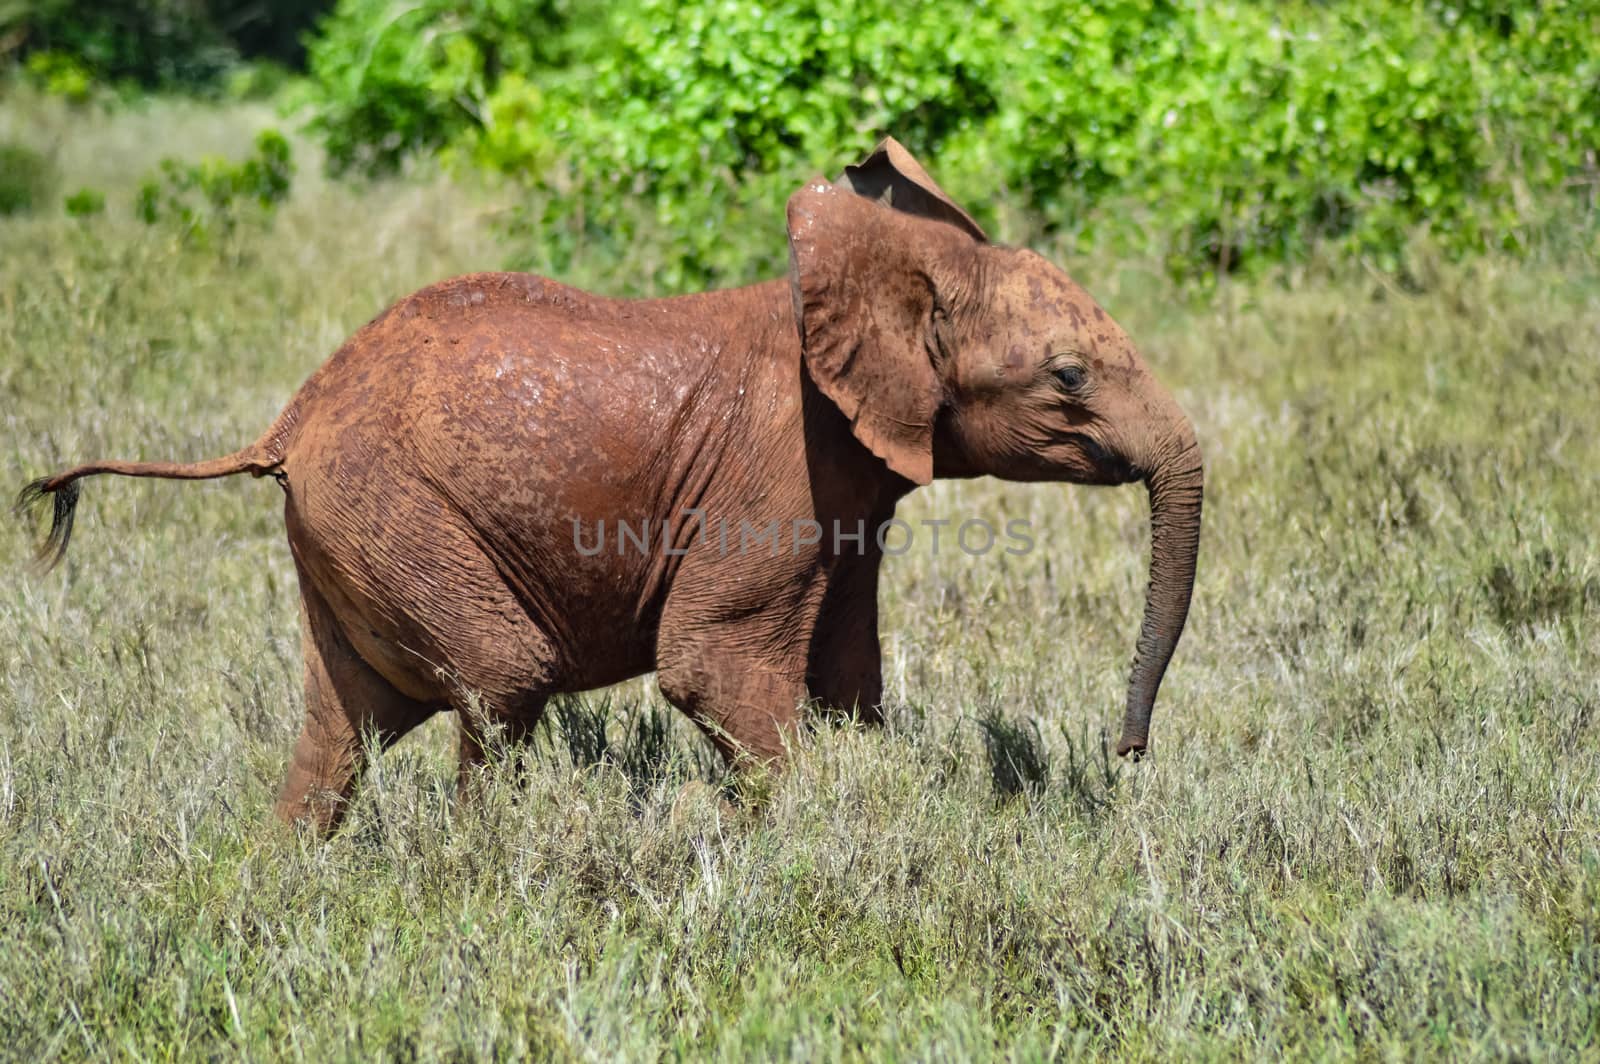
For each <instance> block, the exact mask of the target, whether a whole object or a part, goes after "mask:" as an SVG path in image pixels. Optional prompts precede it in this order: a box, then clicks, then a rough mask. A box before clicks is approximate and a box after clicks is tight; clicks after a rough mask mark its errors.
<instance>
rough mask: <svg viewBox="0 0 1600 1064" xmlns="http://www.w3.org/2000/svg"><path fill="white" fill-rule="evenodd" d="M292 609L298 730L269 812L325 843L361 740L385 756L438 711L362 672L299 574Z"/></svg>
mask: <svg viewBox="0 0 1600 1064" xmlns="http://www.w3.org/2000/svg"><path fill="white" fill-rule="evenodd" d="M300 608H301V612H300V640H301V646H302V649H303V652H304V655H305V664H306V685H305V691H306V706H305V723H304V725H303V726H302V728H301V731H300V737H299V739H298V740H296V742H295V745H294V754H293V757H292V758H291V760H290V763H289V771H288V773H287V775H286V776H285V777H284V781H283V789H282V790H281V791H280V792H279V795H278V802H277V806H276V808H275V812H276V814H277V816H278V817H279V819H281V820H284V821H286V822H288V823H291V824H294V823H309V824H310V825H312V826H313V827H315V828H316V829H317V831H318V832H319V833H320V834H322V835H324V836H326V835H328V834H331V833H332V832H333V831H334V829H336V828H337V827H338V826H339V823H340V821H341V820H343V819H344V815H345V813H346V811H347V810H348V808H349V803H350V800H351V798H352V797H353V796H354V794H355V789H356V785H357V783H358V782H359V781H360V778H361V774H362V771H363V770H364V769H365V768H366V755H367V747H366V740H367V736H368V735H371V736H372V737H373V738H374V739H375V740H376V742H377V744H378V746H379V747H380V748H387V747H389V746H391V745H392V744H394V743H395V742H397V741H398V740H399V739H400V738H401V737H402V736H404V735H405V734H406V733H407V732H409V731H410V730H411V729H413V728H415V727H416V726H417V725H418V724H421V723H422V722H423V721H424V720H426V719H428V717H430V716H432V715H433V714H434V713H435V712H436V711H438V710H439V709H440V708H441V707H440V706H439V705H437V704H430V703H426V702H419V701H417V700H415V699H412V698H409V697H407V696H406V695H404V694H402V693H401V692H400V691H398V690H396V689H395V688H394V686H393V685H391V684H390V683H389V681H387V680H385V679H384V678H383V677H382V676H380V675H379V674H378V673H377V672H376V671H375V670H374V669H373V668H372V666H371V665H369V664H367V662H366V661H365V660H363V659H362V657H361V656H360V655H359V654H358V653H357V652H356V650H355V648H354V647H352V646H351V645H350V641H349V639H348V638H346V636H345V634H344V631H343V629H342V628H341V627H340V625H339V622H338V619H337V618H336V617H335V616H334V613H333V610H332V609H330V608H329V606H328V604H327V602H326V601H325V600H324V599H323V597H322V596H321V594H319V593H318V592H317V590H316V589H315V588H314V587H312V586H311V585H310V583H309V582H308V581H307V579H306V578H305V574H304V573H302V574H301V583H300Z"/></svg>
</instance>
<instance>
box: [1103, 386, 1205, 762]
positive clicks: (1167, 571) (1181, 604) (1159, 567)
mask: <svg viewBox="0 0 1600 1064" xmlns="http://www.w3.org/2000/svg"><path fill="white" fill-rule="evenodd" d="M1176 426H1177V427H1176V429H1175V430H1174V431H1172V432H1170V433H1166V434H1163V437H1162V438H1161V442H1160V444H1159V445H1158V446H1157V447H1156V448H1154V450H1153V453H1152V454H1151V456H1150V459H1149V460H1148V461H1146V462H1143V463H1141V468H1143V469H1144V470H1146V476H1145V485H1146V487H1147V488H1148V489H1149V491H1150V586H1149V590H1148V591H1147V592H1146V595H1145V604H1144V621H1143V623H1142V624H1141V625H1140V627H1139V644H1138V649H1137V650H1136V651H1135V654H1134V659H1133V674H1132V676H1131V677H1130V678H1129V680H1128V708H1127V714H1126V715H1125V716H1124V717H1123V721H1122V739H1121V740H1120V741H1119V742H1118V743H1117V753H1118V754H1122V755H1127V754H1133V755H1135V756H1136V757H1137V756H1138V755H1140V754H1142V753H1143V752H1144V750H1145V748H1146V746H1147V745H1148V744H1149V741H1150V711H1151V709H1152V708H1153V707H1154V706H1155V701H1156V691H1157V689H1159V688H1160V686H1161V677H1162V676H1163V675H1164V674H1165V673H1166V671H1167V663H1168V662H1169V661H1171V660H1172V652H1173V650H1175V649H1176V648H1177V645H1178V637H1179V636H1180V635H1182V634H1183V624H1184V621H1185V620H1186V619H1187V618H1188V616H1189V596H1190V593H1191V592H1192V591H1193V590H1194V567H1195V558H1196V556H1197V555H1198V553H1199V549H1200V504H1201V498H1202V496H1203V494H1204V487H1205V474H1204V471H1203V469H1202V466H1201V462H1200V446H1199V444H1198V443H1197V442H1196V440H1195V436H1194V427H1193V426H1192V425H1190V423H1189V421H1188V419H1187V418H1185V417H1184V416H1183V415H1182V414H1177V415H1176Z"/></svg>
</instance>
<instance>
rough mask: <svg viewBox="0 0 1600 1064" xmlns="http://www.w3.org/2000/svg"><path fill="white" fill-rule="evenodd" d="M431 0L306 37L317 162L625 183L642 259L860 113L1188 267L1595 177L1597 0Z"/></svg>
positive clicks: (1512, 221)
mask: <svg viewBox="0 0 1600 1064" xmlns="http://www.w3.org/2000/svg"><path fill="white" fill-rule="evenodd" d="M457 11H458V9H457V8H455V7H452V6H450V5H448V4H445V3H443V2H442V0H427V2H424V3H423V4H421V5H418V6H415V7H400V6H398V5H397V4H395V3H392V2H388V0H345V2H343V3H341V4H340V5H339V9H338V13H337V15H336V16H335V17H334V19H332V20H331V21H330V22H329V24H328V33H327V35H326V36H325V37H324V38H323V40H322V41H321V42H319V43H318V44H317V45H316V47H315V48H314V49H313V60H314V61H313V71H314V73H315V75H316V77H317V78H318V80H319V83H320V86H321V89H320V91H321V103H320V106H319V110H318V117H317V128H318V129H320V130H321V132H322V134H323V136H324V137H325V138H326V140H327V142H328V146H329V151H330V157H331V159H332V160H333V162H334V164H335V166H336V167H350V166H357V167H362V168H366V169H386V168H392V167H393V166H394V165H395V164H396V162H397V161H398V160H399V159H400V158H401V157H402V156H403V154H404V153H405V152H407V151H412V150H418V149H422V150H437V149H439V148H445V147H447V148H449V149H450V151H451V152H452V153H454V154H455V155H457V156H458V157H466V158H470V159H472V160H474V161H476V162H477V163H478V164H480V165H483V166H485V167H488V168H490V169H492V170H495V171H500V172H505V173H509V174H512V175H516V176H518V177H520V178H522V179H524V180H526V181H528V182H530V183H531V184H533V185H536V186H540V187H542V188H543V189H544V190H545V191H546V192H547V193H549V194H550V195H552V196H553V197H554V198H553V199H551V200H550V201H549V202H550V204H551V210H550V212H549V213H548V214H547V216H546V217H544V218H543V219H540V221H541V222H543V223H545V224H546V225H547V226H548V224H550V223H552V222H558V221H560V220H562V219H565V220H566V224H567V226H568V228H569V229H570V228H571V227H573V226H579V227H581V228H582V229H583V230H584V233H583V234H579V235H580V237H581V236H585V235H586V236H588V237H593V236H595V235H599V236H600V237H602V238H609V239H622V240H626V239H627V237H628V228H629V226H630V225H632V224H634V222H633V220H635V219H637V218H638V217H639V211H638V209H637V201H639V200H641V199H642V200H643V201H644V203H645V204H646V205H647V206H648V207H649V209H650V211H649V213H653V214H654V215H655V220H657V221H659V222H662V223H665V224H668V225H671V226H674V227H675V228H676V229H677V230H678V231H681V232H682V233H683V239H684V242H685V243H684V251H685V255H686V258H685V267H686V272H685V274H684V276H682V277H676V276H675V277H670V278H667V279H666V280H667V281H668V283H678V282H680V281H687V280H688V279H690V275H701V276H704V275H712V276H715V275H720V274H726V273H728V272H730V271H735V272H736V271H737V270H738V269H740V268H741V267H742V265H743V264H745V263H746V260H745V259H741V258H740V255H741V252H740V251H739V249H738V248H737V247H730V246H729V241H728V240H727V239H726V226H727V224H728V220H729V219H730V218H733V219H738V218H741V217H743V216H744V215H745V214H746V213H748V212H751V211H754V210H759V211H761V212H762V213H763V215H765V216H770V212H772V211H774V210H775V209H776V208H777V206H778V205H779V204H780V203H781V202H782V198H783V196H784V195H786V194H787V192H788V191H789V190H790V189H792V188H793V187H794V185H795V184H796V183H797V182H799V181H801V180H804V179H805V178H806V177H808V176H810V175H811V174H812V173H814V172H816V171H819V170H820V171H823V172H826V173H828V174H833V173H836V172H837V171H838V170H839V168H840V167H841V166H842V164H843V163H844V162H846V161H850V160H851V159H853V158H854V157H856V156H857V155H859V154H861V153H862V152H863V151H864V150H865V149H867V148H869V147H870V146H871V144H872V143H873V142H874V140H875V139H876V138H877V137H879V136H881V135H882V134H884V133H892V134H893V135H895V136H896V137H898V138H899V139H901V140H902V141H904V142H905V143H906V144H907V145H908V146H909V147H911V148H912V150H913V151H916V152H919V153H922V154H924V155H925V156H927V157H929V158H930V159H933V160H935V168H936V170H937V172H938V174H939V175H940V177H941V180H943V181H944V182H945V184H946V185H947V187H949V188H950V189H951V191H952V193H954V194H956V195H957V196H958V197H960V198H961V199H962V200H963V201H964V202H965V203H966V204H967V205H968V206H969V207H971V208H972V209H974V210H975V211H976V212H977V213H978V215H979V216H980V218H984V217H987V218H989V219H991V220H992V219H993V217H994V214H995V212H996V211H997V210H998V209H999V208H1000V207H1001V206H1002V205H1014V206H1019V207H1022V208H1024V209H1026V210H1027V211H1029V212H1030V213H1031V214H1033V215H1034V216H1035V217H1036V218H1038V219H1039V220H1041V221H1042V222H1043V223H1044V224H1046V225H1047V226H1049V227H1052V228H1056V229H1064V230H1067V231H1070V232H1073V233H1075V234H1076V235H1077V236H1078V238H1079V240H1080V242H1081V243H1083V244H1102V245H1110V246H1113V247H1120V246H1123V245H1135V244H1136V245H1141V246H1142V248H1143V249H1144V250H1152V249H1154V250H1159V251H1162V252H1165V253H1167V254H1168V255H1169V256H1170V259H1171V262H1172V265H1173V268H1174V270H1175V272H1178V273H1184V274H1194V273H1209V272H1212V271H1218V270H1229V269H1233V268H1236V267H1238V266H1240V265H1248V264H1250V263H1251V262H1255V261H1274V260H1282V259H1285V258H1287V259H1293V258H1296V257H1299V256H1302V255H1303V254H1304V253H1305V252H1306V251H1307V250H1308V249H1309V247H1310V246H1311V245H1312V244H1314V243H1316V242H1318V241H1323V240H1334V241H1337V242H1339V243H1340V244H1341V245H1343V246H1345V247H1346V248H1348V249H1350V250H1353V251H1356V252H1359V253H1362V254H1365V255H1370V256H1372V257H1374V258H1375V259H1376V260H1377V261H1378V262H1379V263H1380V264H1382V265H1386V266H1392V265H1394V261H1393V257H1394V255H1395V254H1396V253H1397V251H1398V248H1399V247H1400V244H1401V240H1402V236H1403V234H1404V233H1405V232H1406V231H1407V230H1408V229H1410V228H1413V227H1415V226H1417V225H1426V226H1428V227H1429V228H1430V229H1431V230H1432V231H1433V232H1434V234H1435V237H1436V238H1437V239H1438V240H1439V242H1440V243H1441V244H1442V246H1444V247H1445V248H1446V249H1448V250H1451V251H1456V252H1461V251H1470V250H1475V249H1482V248H1488V247H1501V248H1516V247H1517V246H1519V244H1521V243H1522V242H1523V241H1524V240H1525V239H1526V237H1527V234H1528V231H1529V229H1530V228H1531V227H1532V226H1534V225H1536V224H1537V223H1538V221H1539V215H1538V212H1537V211H1536V210H1535V208H1536V207H1538V206H1540V205H1541V204H1544V203H1548V202H1549V201H1550V199H1551V198H1553V197H1556V196H1558V195H1559V190H1561V189H1562V188H1564V187H1569V186H1571V185H1572V184H1574V183H1578V184H1583V183H1586V182H1587V183H1589V187H1591V188H1592V187H1593V182H1595V181H1596V180H1597V170H1596V164H1595V158H1594V145H1595V144H1596V143H1600V3H1597V2H1596V0H1574V2H1569V3H1546V4H1541V5H1532V4H1528V5H1523V6H1522V7H1521V8H1519V9H1516V10H1513V11H1511V12H1510V13H1505V12H1506V9H1505V8H1504V7H1503V6H1498V7H1497V6H1493V5H1489V4H1487V3H1454V4H1450V3H1442V2H1428V3H1411V4H1391V3H1388V2H1386V0H1385V2H1379V0H1355V2H1347V3H1332V4H1316V3H1309V2H1300V3H1289V4H1268V3H1264V2H1259V0H1257V2H1235V3H1214V4H1191V3H1178V2H1174V0H1100V2H1095V3H1088V2H1067V3H1041V2H1038V0H991V2H980V3H971V2H968V0H961V2H956V0H931V2H929V3H925V4H922V5H920V6H919V7H918V9H917V11H916V13H915V16H914V17H912V16H910V15H908V13H907V11H906V10H905V8H904V6H903V5H900V4H890V3H887V2H884V0H862V2H859V3H853V4H841V3H838V2H837V0H785V2H782V3H777V4H772V5H758V4H754V3H737V2H724V0H717V2H711V0H634V2H631V3H627V4H623V5H621V6H618V7H614V8H613V9H612V10H611V14H610V22H609V25H608V27H607V29H606V32H604V33H602V34H597V35H595V36H594V38H593V44H592V46H591V47H588V48H581V47H575V46H574V45H573V44H572V36H571V32H570V25H569V23H568V21H567V20H566V19H565V17H564V15H562V14H561V13H559V12H555V13H553V12H552V10H551V8H550V7H549V5H548V4H546V3H542V2H541V3H529V4H521V3H516V2H514V0H482V2H480V3H476V4H469V5H467V7H466V12H467V13H464V14H462V13H452V12H457ZM546 27H548V30H547V33H548V35H546V33H544V32H541V31H542V30H545V28H546ZM540 41H542V42H547V43H548V48H547V49H546V50H545V51H543V52H540V51H539V50H538V49H536V48H535V47H534V42H540ZM578 219H581V222H579V221H577V220H578ZM736 260H737V261H736Z"/></svg>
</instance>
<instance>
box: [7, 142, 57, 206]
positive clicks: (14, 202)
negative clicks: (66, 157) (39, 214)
mask: <svg viewBox="0 0 1600 1064" xmlns="http://www.w3.org/2000/svg"><path fill="white" fill-rule="evenodd" d="M54 183H55V167H54V166H52V165H51V163H50V160H49V159H48V158H46V157H45V156H44V155H42V154H40V153H39V152H37V151H34V150H33V149H32V148H29V147H26V146H24V145H21V144H6V143H0V217H3V216H5V215H8V214H26V213H27V212H28V211H31V210H33V208H34V207H35V206H36V205H37V204H38V203H39V202H40V201H41V200H43V199H44V198H45V197H46V196H47V195H48V194H49V192H50V188H51V186H52V185H53V184H54Z"/></svg>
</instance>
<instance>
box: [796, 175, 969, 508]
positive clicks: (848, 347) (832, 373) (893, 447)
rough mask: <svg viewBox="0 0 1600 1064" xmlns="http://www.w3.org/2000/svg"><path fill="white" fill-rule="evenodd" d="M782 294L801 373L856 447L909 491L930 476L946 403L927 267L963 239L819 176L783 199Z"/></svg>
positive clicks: (933, 296)
mask: <svg viewBox="0 0 1600 1064" xmlns="http://www.w3.org/2000/svg"><path fill="white" fill-rule="evenodd" d="M788 220H789V261H790V277H789V279H790V291H791V294H792V295H793V297H794V312H795V324H796V327H797V328H798V329H799V332H800V346H801V349H802V351H803V352H804V359H805V367H806V371H807V373H809V374H810V376H811V379H812V380H813V381H814V382H815V383H816V385H817V388H818V389H819V390H820V391H821V392H822V394H823V395H826V396H827V397H828V398H829V399H831V400H832V401H833V403H834V404H835V405H836V406H837V407H838V408H839V409H840V411H842V412H843V413H844V416H845V417H847V418H849V419H850V426H851V431H852V432H853V433H854V434H855V437H856V439H858V440H860V441H861V443H862V444H863V445H864V446H865V447H866V448H867V449H868V450H870V451H871V452H872V453H873V454H875V455H877V456H878V457H879V458H881V459H883V460H884V462H885V463H887V464H888V466H889V468H890V469H893V470H894V471H895V472H896V473H899V474H900V475H901V476H903V477H905V478H907V479H908V480H911V481H913V482H915V483H917V484H926V483H928V482H929V481H930V480H932V479H933V426H934V419H935V418H936V417H937V416H938V413H939V407H940V406H941V405H942V404H943V402H944V385H943V382H942V381H941V379H940V375H939V373H938V371H937V369H936V367H935V365H934V362H933V359H934V358H935V357H938V356H937V352H938V350H939V345H938V342H937V340H936V338H935V337H934V335H933V328H934V327H933V324H932V319H933V316H934V307H935V301H936V293H935V290H934V285H935V282H934V280H933V276H934V275H935V274H936V273H940V274H942V273H943V272H944V270H943V269H935V268H933V264H934V263H935V261H936V260H938V258H939V257H940V256H941V255H947V254H949V251H948V250H947V249H945V248H944V247H943V245H945V244H946V243H953V244H957V245H965V246H966V247H969V248H970V247H973V246H974V245H973V244H972V242H971V240H969V239H968V238H967V237H966V236H964V235H962V234H960V233H957V232H955V231H954V230H952V229H951V228H949V227H948V226H945V225H935V224H931V223H929V222H927V221H924V220H921V219H918V218H913V217H910V216H908V215H905V214H901V213H899V212H898V211H895V210H891V209H889V208H887V207H884V206H881V205H880V204H878V203H875V202H873V201H871V200H868V199H864V198H862V197H861V196H858V195H855V194H854V193H853V192H852V191H850V190H848V189H845V188H841V187H839V186H837V185H832V184H829V183H828V182H827V181H824V180H821V179H820V178H819V179H817V180H815V181H813V182H811V183H810V184H808V185H806V186H805V187H804V188H802V189H801V190H800V191H798V192H796V193H795V194H794V195H793V196H791V197H790V198H789V211H788Z"/></svg>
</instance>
